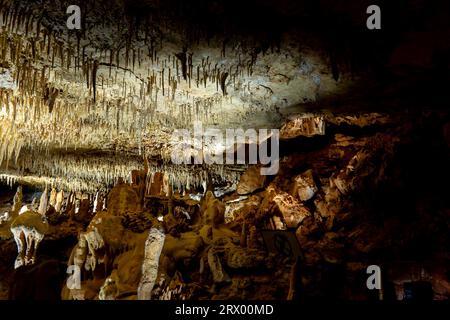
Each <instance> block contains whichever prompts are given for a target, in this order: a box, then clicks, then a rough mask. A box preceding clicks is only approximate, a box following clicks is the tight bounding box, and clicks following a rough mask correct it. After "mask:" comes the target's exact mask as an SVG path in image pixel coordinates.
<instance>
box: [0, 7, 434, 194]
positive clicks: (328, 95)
mask: <svg viewBox="0 0 450 320" xmlns="http://www.w3.org/2000/svg"><path fill="white" fill-rule="evenodd" d="M328 2H330V3H328ZM0 3H1V5H0V26H1V29H0V30H1V31H0V48H1V50H0V106H1V108H0V124H1V126H0V141H1V142H2V143H1V148H0V164H1V166H2V168H3V169H2V178H3V179H6V180H11V179H12V180H14V179H16V178H21V179H24V178H25V177H27V180H28V181H31V182H32V183H37V182H38V181H39V182H41V183H42V182H44V183H54V179H57V180H58V181H59V183H61V184H63V185H65V186H66V187H67V188H69V189H86V188H89V187H88V185H91V188H97V187H98V186H97V185H96V186H95V187H92V184H93V182H94V181H95V182H96V183H98V184H99V185H101V184H110V183H113V182H114V181H115V180H117V179H118V178H119V177H123V176H126V175H127V173H128V172H129V171H130V170H132V169H141V168H142V167H143V161H142V159H143V158H144V159H147V160H148V159H153V160H155V159H156V164H155V165H154V166H155V168H156V167H158V166H161V163H166V162H167V159H168V158H169V157H170V150H171V148H172V147H173V146H172V145H171V141H170V135H171V133H172V132H173V130H174V129H179V128H192V126H193V123H194V121H201V123H202V124H203V126H205V127H215V128H222V129H224V128H243V129H247V128H280V127H281V125H282V124H283V123H284V122H285V121H286V119H287V118H289V117H291V116H292V115H294V116H295V115H300V114H303V113H306V112H309V113H320V112H323V111H324V110H333V108H335V109H338V108H339V107H342V106H344V109H345V108H348V109H351V108H355V107H356V108H362V107H365V106H367V105H370V104H371V103H372V104H376V103H377V102H376V101H375V102H374V100H373V99H370V98H369V99H367V98H360V96H361V95H362V96H364V97H366V96H365V94H366V92H369V91H370V90H375V89H377V90H378V89H379V87H377V86H379V82H378V80H374V78H373V72H372V70H373V69H374V68H376V67H377V66H378V64H380V63H381V62H380V61H382V63H385V61H386V57H387V56H388V55H389V54H391V53H392V51H394V49H395V48H391V47H389V46H387V45H386V44H385V43H383V45H382V46H381V45H379V43H378V42H377V41H378V40H379V39H378V38H377V37H378V36H377V35H375V36H373V35H368V34H367V33H365V32H361V34H360V33H358V32H352V33H349V32H347V31H346V30H347V28H348V27H349V26H355V25H358V23H361V19H362V18H363V17H364V16H362V17H361V15H358V14H354V13H355V12H363V11H361V10H363V8H364V4H363V3H362V4H360V5H356V6H355V5H350V4H347V5H346V4H342V3H340V4H339V5H337V4H336V3H334V2H333V1H319V2H314V1H296V2H294V1H282V2H281V3H279V2H277V3H276V5H275V3H274V2H271V1H262V0H261V1H259V0H258V1H250V2H249V3H245V4H242V3H240V2H239V1H216V2H206V1H194V2H189V4H188V3H186V2H185V1H176V0H172V1H119V0H117V1H83V2H82V3H80V7H81V13H82V17H81V22H82V26H81V30H69V29H68V28H67V26H66V20H67V18H68V14H67V13H66V9H67V7H68V6H69V5H71V4H72V3H69V2H68V1H27V2H25V1H10V0H4V1H1V2H0ZM325 3H326V5H325ZM323 8H327V9H326V10H325V9H323ZM330 27H331V28H330ZM392 37H395V34H394V35H393V36H392ZM356 40H359V42H357V41H356ZM368 45H372V47H367V46H368ZM386 48H388V49H386ZM399 54H401V52H400V53H399ZM424 54H425V55H427V51H426V50H424ZM356 56H357V57H358V58H355V57H356ZM391 62H392V61H391ZM393 64H394V66H397V64H396V61H395V60H394V61H393ZM419 67H422V66H421V65H419ZM371 72H372V73H371ZM408 79H409V80H408V81H410V82H414V77H412V78H408ZM398 86H399V88H400V89H399V90H404V89H402V88H403V87H402V86H404V83H403V82H400V83H399V84H398ZM374 88H375V89H374ZM390 89H392V87H390V86H389V85H386V86H385V87H384V88H382V92H385V93H386V96H388V97H389V94H390V93H391V92H390V91H389V90H390ZM350 90H353V91H352V92H354V95H353V99H354V100H355V99H356V101H353V100H352V101H347V100H339V99H340V98H339V97H342V96H344V95H345V94H346V93H348V92H349V91H350ZM383 90H384V91H383ZM358 99H359V100H358ZM364 99H365V100H364ZM330 101H334V102H333V103H331V102H330ZM336 101H338V102H339V101H340V104H339V103H338V102H336ZM163 166H164V165H163ZM155 170H157V169H155ZM189 170H192V168H191V169H189ZM221 170H223V169H221ZM221 173H222V174H223V172H222V171H221ZM173 174H174V175H176V173H175V172H174V173H173ZM231 175H232V174H231ZM68 180H70V182H69V181H68Z"/></svg>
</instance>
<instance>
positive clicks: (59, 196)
mask: <svg viewBox="0 0 450 320" xmlns="http://www.w3.org/2000/svg"><path fill="white" fill-rule="evenodd" d="M63 202H64V191H62V190H61V191H59V192H58V194H57V195H56V203H55V211H56V212H61V208H62V205H63Z"/></svg>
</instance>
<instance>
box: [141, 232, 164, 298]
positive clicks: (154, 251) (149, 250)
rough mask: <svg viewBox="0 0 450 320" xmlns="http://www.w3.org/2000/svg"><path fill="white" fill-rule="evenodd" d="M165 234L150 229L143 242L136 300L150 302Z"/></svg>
mask: <svg viewBox="0 0 450 320" xmlns="http://www.w3.org/2000/svg"><path fill="white" fill-rule="evenodd" d="M164 239H165V234H164V232H162V231H161V230H159V229H157V228H152V229H150V231H149V233H148V238H147V240H146V241H145V253H144V262H143V263H142V278H141V281H140V282H139V287H138V299H139V300H150V299H151V297H152V290H153V287H154V285H155V281H156V277H157V276H158V266H159V257H160V255H161V252H162V249H163V246H164Z"/></svg>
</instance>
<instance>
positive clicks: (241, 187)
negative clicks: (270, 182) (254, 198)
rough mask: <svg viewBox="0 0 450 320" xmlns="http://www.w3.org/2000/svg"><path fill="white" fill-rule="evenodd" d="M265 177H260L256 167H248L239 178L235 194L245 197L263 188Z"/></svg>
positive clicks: (258, 169)
mask: <svg viewBox="0 0 450 320" xmlns="http://www.w3.org/2000/svg"><path fill="white" fill-rule="evenodd" d="M265 182H266V176H263V175H261V172H260V168H259V167H258V166H251V167H249V168H248V169H247V170H246V171H245V172H244V174H243V175H242V176H241V179H240V180H239V183H238V185H237V189H236V191H237V193H238V194H239V195H247V194H250V193H253V192H255V191H256V190H259V189H261V188H263V187H264V185H265Z"/></svg>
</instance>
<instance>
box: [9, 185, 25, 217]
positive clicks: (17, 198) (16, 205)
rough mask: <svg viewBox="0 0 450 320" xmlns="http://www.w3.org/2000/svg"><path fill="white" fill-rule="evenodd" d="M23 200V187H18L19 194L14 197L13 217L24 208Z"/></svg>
mask: <svg viewBox="0 0 450 320" xmlns="http://www.w3.org/2000/svg"><path fill="white" fill-rule="evenodd" d="M22 200H23V192H22V186H18V187H17V192H16V194H15V195H14V200H13V205H12V208H11V215H15V214H17V213H18V212H19V210H20V208H21V207H22Z"/></svg>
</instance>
